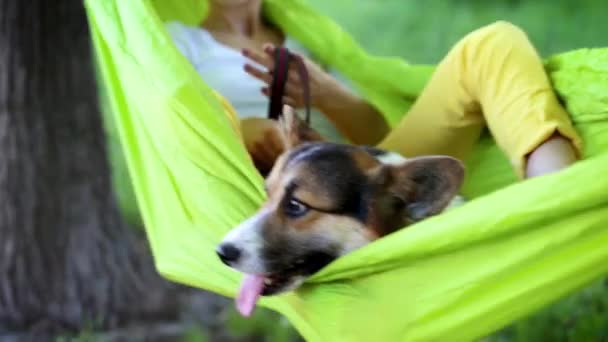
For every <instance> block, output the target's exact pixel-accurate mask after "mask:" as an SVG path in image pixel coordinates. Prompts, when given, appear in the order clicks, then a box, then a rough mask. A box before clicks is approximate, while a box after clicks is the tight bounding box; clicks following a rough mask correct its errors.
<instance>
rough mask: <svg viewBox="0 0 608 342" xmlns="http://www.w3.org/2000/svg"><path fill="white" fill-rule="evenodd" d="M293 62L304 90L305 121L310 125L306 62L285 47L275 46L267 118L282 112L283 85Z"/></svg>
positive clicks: (274, 116) (276, 116) (274, 117)
mask: <svg viewBox="0 0 608 342" xmlns="http://www.w3.org/2000/svg"><path fill="white" fill-rule="evenodd" d="M291 62H294V63H295V64H296V68H297V71H298V76H299V77H300V81H301V82H302V88H303V92H304V94H303V95H304V106H305V107H306V119H305V120H306V123H307V124H308V125H310V85H309V78H308V71H307V70H306V64H304V60H303V59H302V57H300V56H299V55H296V54H293V53H291V52H289V50H288V49H287V48H285V47H277V48H276V49H275V51H274V66H275V67H274V72H273V73H272V84H271V87H270V103H269V105H268V118H270V119H274V120H276V119H278V118H279V116H281V114H282V112H283V97H284V96H285V85H286V84H287V80H288V78H289V64H290V63H291Z"/></svg>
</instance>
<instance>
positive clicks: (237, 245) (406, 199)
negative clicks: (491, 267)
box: [218, 111, 464, 295]
mask: <svg viewBox="0 0 608 342" xmlns="http://www.w3.org/2000/svg"><path fill="white" fill-rule="evenodd" d="M280 127H281V131H282V136H283V140H284V144H285V147H286V151H285V152H284V153H283V154H282V155H281V156H280V157H279V158H278V160H277V161H276V163H275V165H274V168H273V169H272V171H271V173H270V174H269V176H268V177H267V179H266V192H267V195H268V197H267V200H266V202H265V203H264V204H263V206H262V207H261V208H260V209H259V211H258V212H257V213H256V214H255V215H253V216H252V217H251V218H249V219H248V220H246V221H245V222H243V223H241V224H240V225H239V226H238V227H236V228H235V229H233V230H232V231H231V232H230V233H229V234H228V235H227V236H226V237H225V239H224V240H223V241H222V243H221V244H220V245H219V247H218V254H219V256H220V258H221V259H222V261H223V262H224V263H226V264H227V265H228V266H230V267H233V268H235V269H237V270H239V271H241V272H244V273H247V274H255V275H258V277H263V280H264V285H263V286H262V287H261V288H260V291H261V294H263V295H273V294H277V293H281V292H284V291H288V290H292V289H294V288H296V287H298V286H299V285H300V284H301V283H302V282H303V281H304V279H305V278H306V277H308V276H310V275H312V274H313V273H315V272H317V271H319V270H320V269H321V268H323V267H324V266H326V265H327V264H329V263H330V262H332V261H333V260H334V259H336V258H338V257H340V256H342V255H344V254H346V253H348V252H350V251H352V250H354V249H356V248H359V247H361V246H363V245H365V244H367V243H369V242H371V241H373V240H375V239H377V238H379V237H382V236H384V235H386V234H389V233H391V232H393V231H395V230H397V229H399V228H401V227H404V226H407V225H408V224H411V223H413V222H416V221H419V220H422V219H424V218H426V217H429V216H431V215H435V214H437V213H439V212H440V211H442V210H443V209H444V208H445V207H446V206H447V205H448V204H449V203H450V201H451V200H452V198H453V197H454V196H455V195H456V193H457V191H458V189H459V187H460V184H461V182H462V179H463V174H464V172H463V167H462V165H461V163H460V162H458V161H457V160H455V159H453V158H450V157H439V156H434V157H423V158H415V159H409V160H407V161H405V162H402V163H398V164H385V163H381V162H380V161H379V160H378V158H376V157H375V156H374V153H371V152H370V149H366V148H363V147H357V146H351V145H343V144H334V143H328V142H323V141H322V139H321V137H320V136H319V134H317V133H316V132H314V131H313V130H312V129H311V128H309V127H308V126H307V125H306V124H305V123H303V122H302V121H300V120H299V119H298V117H297V116H296V115H295V114H293V113H292V112H290V111H288V112H286V113H284V116H283V119H282V120H281V123H280ZM260 286H261V285H260Z"/></svg>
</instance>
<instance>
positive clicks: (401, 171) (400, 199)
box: [370, 156, 464, 222]
mask: <svg viewBox="0 0 608 342" xmlns="http://www.w3.org/2000/svg"><path fill="white" fill-rule="evenodd" d="M370 177H371V178H372V181H373V182H374V183H375V184H377V185H379V186H380V187H383V188H384V192H385V193H386V194H388V195H389V196H391V197H393V200H394V201H393V203H394V205H393V207H394V208H396V209H395V210H400V211H401V213H393V214H397V215H399V216H400V217H402V218H404V219H406V221H409V222H416V221H420V220H422V219H424V218H427V217H429V216H432V215H435V214H437V213H439V212H441V211H442V210H443V209H445V208H446V207H447V206H448V205H449V204H450V202H451V200H452V199H453V198H454V196H456V195H457V193H458V191H459V189H460V186H461V185H462V182H463V180H464V166H463V165H462V163H461V162H460V161H458V160H457V159H454V158H451V157H447V156H429V157H418V158H412V159H408V160H407V161H405V162H403V163H401V164H398V165H381V166H378V167H376V168H375V169H373V170H372V171H370Z"/></svg>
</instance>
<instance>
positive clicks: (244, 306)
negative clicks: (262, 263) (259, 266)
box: [236, 274, 264, 317]
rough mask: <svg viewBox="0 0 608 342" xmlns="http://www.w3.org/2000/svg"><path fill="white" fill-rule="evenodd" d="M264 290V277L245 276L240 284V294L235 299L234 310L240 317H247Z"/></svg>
mask: <svg viewBox="0 0 608 342" xmlns="http://www.w3.org/2000/svg"><path fill="white" fill-rule="evenodd" d="M263 289H264V276H261V275H252V274H246V275H245V277H244V278H243V283H242V284H241V292H240V293H239V296H238V298H237V299H236V308H237V309H238V310H239V312H240V313H241V315H243V316H245V317H249V315H251V313H252V312H253V309H254V308H255V304H256V303H257V301H258V298H259V297H260V295H261V294H262V290H263Z"/></svg>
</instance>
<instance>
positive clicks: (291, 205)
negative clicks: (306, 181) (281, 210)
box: [285, 198, 308, 217]
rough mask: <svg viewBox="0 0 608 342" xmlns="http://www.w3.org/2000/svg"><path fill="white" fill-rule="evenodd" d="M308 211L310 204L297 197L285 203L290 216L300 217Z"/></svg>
mask: <svg viewBox="0 0 608 342" xmlns="http://www.w3.org/2000/svg"><path fill="white" fill-rule="evenodd" d="M307 212H308V206H307V205H306V204H304V203H302V202H300V201H298V200H297V199H294V198H290V199H289V200H288V201H287V202H286V203H285V214H287V216H290V217H300V216H302V215H304V214H306V213H307Z"/></svg>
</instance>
